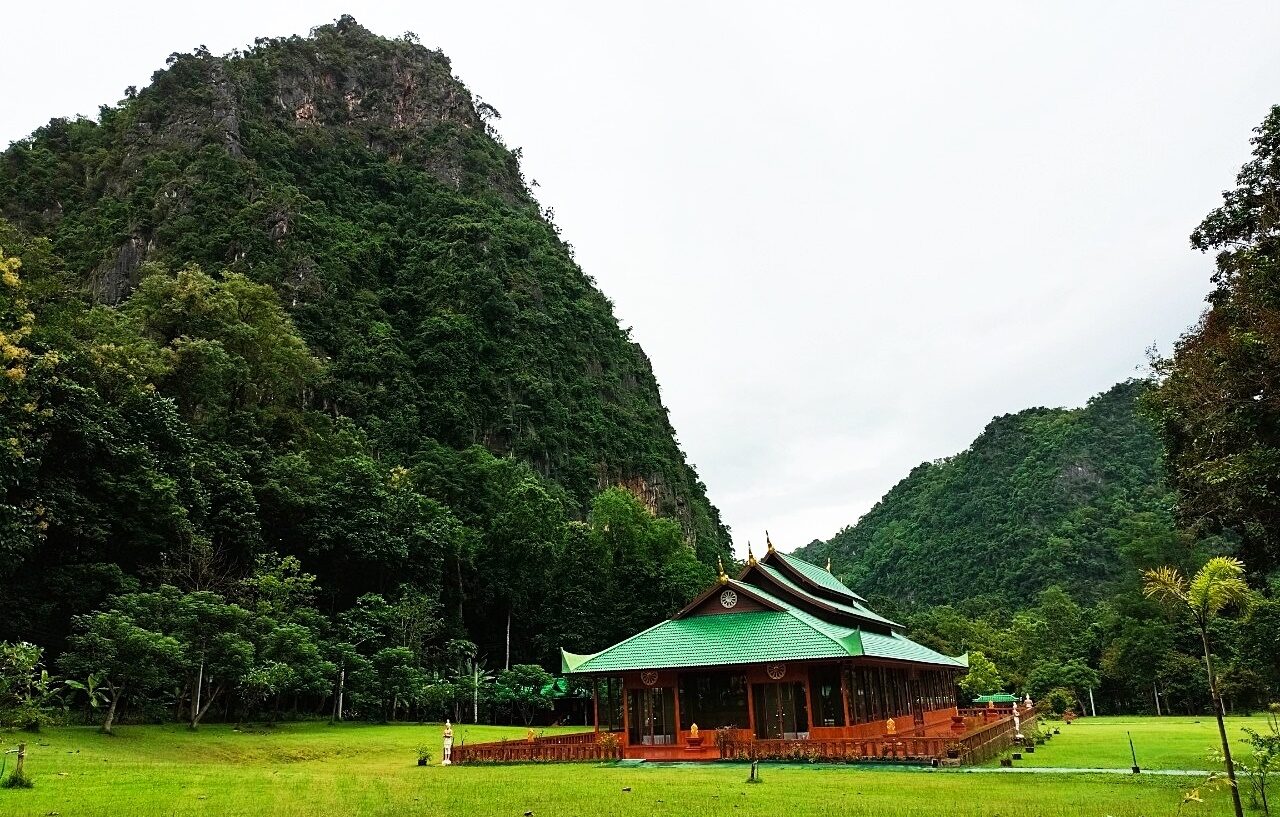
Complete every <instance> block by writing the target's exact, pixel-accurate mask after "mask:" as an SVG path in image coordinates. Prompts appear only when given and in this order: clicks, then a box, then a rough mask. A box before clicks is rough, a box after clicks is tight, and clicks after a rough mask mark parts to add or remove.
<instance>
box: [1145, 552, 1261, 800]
mask: <svg viewBox="0 0 1280 817" xmlns="http://www.w3.org/2000/svg"><path fill="white" fill-rule="evenodd" d="M1143 576H1144V583H1143V592H1144V593H1145V594H1146V595H1147V596H1148V597H1150V598H1155V599H1160V600H1161V601H1164V602H1165V603H1168V604H1171V605H1174V606H1176V607H1178V608H1180V609H1181V610H1182V611H1183V612H1184V613H1185V614H1187V615H1189V616H1190V617H1191V620H1192V622H1194V624H1195V626H1196V629H1197V630H1199V632H1200V643H1201V644H1202V645H1203V647H1204V668H1205V671H1206V672H1207V673H1208V675H1209V696H1210V698H1211V699H1212V700H1213V716H1214V717H1215V718H1217V720H1218V735H1219V737H1220V738H1221V739H1222V756H1223V759H1224V761H1225V763H1226V767H1227V779H1228V780H1229V781H1230V784H1231V800H1232V803H1233V805H1234V806H1235V810H1236V817H1243V815H1244V812H1243V810H1242V809H1241V807H1240V789H1239V787H1238V786H1237V784H1236V769H1235V764H1234V763H1232V761H1231V744H1230V742H1229V741H1228V740H1227V727H1226V725H1225V724H1224V723H1223V714H1224V713H1223V711H1222V697H1221V695H1219V693H1218V677H1217V675H1216V674H1215V673H1214V671H1213V650H1212V649H1211V648H1210V645H1209V628H1210V626H1212V624H1213V622H1214V621H1215V620H1216V619H1217V618H1218V616H1219V615H1220V614H1221V613H1222V612H1223V610H1225V609H1226V608H1227V607H1229V606H1231V605H1239V604H1243V603H1245V602H1246V601H1247V600H1248V599H1249V585H1248V584H1247V583H1246V582H1245V580H1244V563H1243V562H1241V561H1240V560H1239V559H1234V558H1231V557H1228V556H1215V557H1214V558H1212V559H1210V560H1209V561H1208V562H1206V563H1205V566H1204V567H1202V568H1200V571H1199V572H1198V573H1196V575H1195V576H1193V577H1192V578H1191V579H1190V580H1189V581H1188V580H1187V579H1186V578H1184V577H1183V575H1182V574H1181V573H1180V572H1179V571H1178V569H1177V568H1173V567H1158V568H1155V569H1154V570H1148V571H1146V573H1144V574H1143Z"/></svg>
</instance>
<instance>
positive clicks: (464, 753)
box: [452, 732, 622, 763]
mask: <svg viewBox="0 0 1280 817" xmlns="http://www.w3.org/2000/svg"><path fill="white" fill-rule="evenodd" d="M621 757H622V745H621V742H620V741H619V738H618V736H617V735H613V734H611V733H609V732H599V733H597V732H571V733H569V734H567V735H548V736H545V737H536V738H534V739H533V740H528V739H524V740H499V741H493V742H491V743H468V744H461V745H456V746H454V747H453V754H452V760H453V762H454V763H544V762H546V763H550V762H556V761H560V762H563V761H592V760H596V761H599V760H619V759H620V758H621Z"/></svg>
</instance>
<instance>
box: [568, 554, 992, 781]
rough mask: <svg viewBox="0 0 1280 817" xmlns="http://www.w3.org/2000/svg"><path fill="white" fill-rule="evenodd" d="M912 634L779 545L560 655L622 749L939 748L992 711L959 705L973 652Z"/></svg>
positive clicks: (711, 753)
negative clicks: (628, 631) (678, 600)
mask: <svg viewBox="0 0 1280 817" xmlns="http://www.w3.org/2000/svg"><path fill="white" fill-rule="evenodd" d="M828 567H829V566H828ZM901 630H902V628H901V627H900V626H899V625H898V624H896V623H895V622H893V621H890V620H888V619H886V618H884V617H883V616H880V615H878V614H877V613H875V612H873V611H872V610H871V609H869V608H868V607H867V604H866V601H865V600H864V599H863V598H862V597H861V596H859V595H858V594H857V593H855V592H853V591H852V590H850V589H849V588H848V587H845V586H844V584H842V583H841V582H840V581H839V580H838V579H836V578H835V576H833V575H832V574H831V572H830V570H829V569H827V570H824V569H822V568H820V567H818V566H816V565H813V564H810V563H808V562H806V561H804V560H802V559H800V558H798V557H795V556H791V555H788V554H785V553H782V552H781V551H779V550H776V549H775V548H774V546H773V543H772V541H770V542H769V546H768V551H767V552H766V553H765V554H764V556H762V557H761V558H759V559H756V557H755V556H754V555H749V557H748V561H747V565H746V567H745V568H744V569H743V570H742V571H741V572H740V573H739V574H738V576H737V577H736V578H731V577H730V576H728V575H726V574H725V573H724V570H723V568H721V571H720V575H719V578H718V581H717V582H716V583H715V584H714V585H713V586H711V587H709V588H708V589H707V590H706V591H705V592H703V593H702V594H701V595H699V596H698V597H697V598H695V599H694V600H693V601H691V602H689V604H688V605H686V606H685V607H684V609H682V610H680V612H678V613H676V614H675V615H674V616H672V617H671V618H670V619H668V620H666V621H663V622H661V623H659V624H656V625H654V626H653V627H650V628H649V629H647V630H645V631H643V632H640V633H637V634H636V635H634V636H632V637H630V638H628V639H626V640H625V641H622V642H619V643H618V644H615V645H613V646H612V647H609V648H607V649H604V650H601V651H600V652H598V653H595V654H594V655H575V654H573V653H569V652H563V651H562V663H563V667H562V669H563V671H564V672H565V673H566V674H571V675H577V676H587V677H589V678H590V679H592V680H593V681H594V689H595V695H594V701H593V709H594V715H595V734H597V736H599V735H600V734H602V733H614V734H615V735H616V740H611V741H610V744H611V745H614V746H616V747H617V749H616V751H617V753H618V754H619V755H620V756H621V757H626V758H644V759H650V760H659V759H664V760H677V759H678V760H691V759H705V760H713V759H719V758H722V757H725V758H729V757H742V758H745V757H749V756H750V757H787V756H796V755H795V753H796V752H797V751H808V750H813V751H819V750H821V751H822V752H824V753H830V752H831V751H833V750H834V749H835V748H839V750H840V751H842V752H845V753H849V752H853V753H855V754H864V753H866V754H872V755H875V756H881V755H880V754H879V753H883V752H885V751H894V752H897V753H900V754H901V755H902V756H904V757H911V756H917V757H925V756H937V755H940V754H942V753H943V751H944V747H945V746H950V745H952V744H953V743H955V742H956V739H957V738H961V737H963V736H964V735H966V734H968V733H969V732H972V731H973V730H974V729H979V728H981V727H985V726H986V725H987V723H988V722H989V721H990V718H987V719H984V720H981V721H975V719H974V718H973V717H970V718H969V719H968V720H966V719H965V718H964V717H963V716H962V715H961V714H960V713H959V712H958V711H957V708H956V687H955V681H956V679H957V677H958V676H960V675H961V674H963V673H964V672H966V671H967V667H968V660H967V656H961V657H958V658H957V657H951V656H946V655H942V654H940V653H937V652H935V651H933V650H931V649H929V648H928V647H925V646H923V645H920V644H917V643H915V642H914V641H912V640H910V639H909V638H907V637H906V636H904V635H903V634H902V632H901ZM1002 714H1004V715H1008V714H1009V713H1002ZM886 738H887V740H886ZM886 745H888V746H889V747H890V748H889V749H886V748H885V746H886Z"/></svg>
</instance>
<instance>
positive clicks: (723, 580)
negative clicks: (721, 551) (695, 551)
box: [716, 556, 729, 584]
mask: <svg viewBox="0 0 1280 817" xmlns="http://www.w3.org/2000/svg"><path fill="white" fill-rule="evenodd" d="M716 569H717V570H719V572H720V575H719V576H717V577H716V581H718V582H720V583H721V584H728V583H729V575H728V574H727V573H725V572H724V562H723V561H721V560H720V557H719V556H717V557H716Z"/></svg>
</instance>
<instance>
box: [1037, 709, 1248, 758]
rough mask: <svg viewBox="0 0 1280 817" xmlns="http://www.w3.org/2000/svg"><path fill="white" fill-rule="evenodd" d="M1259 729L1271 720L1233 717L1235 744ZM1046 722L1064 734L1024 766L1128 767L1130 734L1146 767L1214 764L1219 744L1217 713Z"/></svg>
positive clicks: (1237, 749) (1236, 748)
mask: <svg viewBox="0 0 1280 817" xmlns="http://www.w3.org/2000/svg"><path fill="white" fill-rule="evenodd" d="M1250 725H1251V726H1252V728H1253V729H1255V730H1260V729H1263V728H1264V727H1265V726H1266V724H1265V723H1264V718H1263V716H1262V715H1258V716H1256V717H1253V718H1244V717H1237V718H1227V735H1228V737H1229V738H1230V739H1231V746H1232V749H1233V750H1234V751H1235V752H1237V753H1241V752H1246V751H1247V749H1246V747H1245V746H1244V742H1243V741H1244V733H1243V732H1242V731H1241V729H1243V728H1244V727H1246V726H1250ZM1043 726H1047V727H1050V728H1051V727H1053V726H1057V727H1058V730H1059V734H1057V735H1055V736H1053V737H1052V738H1050V740H1049V742H1048V743H1046V744H1045V745H1044V746H1037V747H1036V751H1035V754H1030V755H1023V756H1022V758H1023V759H1022V760H1020V761H1018V764H1017V765H1019V766H1059V767H1071V768H1096V769H1127V768H1129V767H1130V766H1132V765H1133V761H1132V760H1131V759H1130V755H1129V738H1128V737H1127V736H1126V734H1125V733H1126V732H1127V733H1129V734H1132V735H1133V746H1134V749H1135V750H1136V751H1137V754H1138V765H1139V766H1140V767H1141V768H1143V769H1210V768H1213V765H1212V763H1211V762H1210V761H1209V757H1208V755H1209V753H1210V752H1211V751H1213V750H1214V749H1215V748H1219V747H1220V746H1221V743H1220V741H1219V738H1218V723H1217V721H1215V720H1214V719H1213V718H1212V717H1208V716H1206V717H1199V718H1183V717H1168V718H1140V717H1116V718H1081V719H1080V720H1077V721H1076V722H1075V723H1073V724H1071V725H1070V726H1066V725H1064V724H1062V723H1061V722H1058V723H1055V722H1053V721H1045V722H1044V723H1043V724H1042V727H1043Z"/></svg>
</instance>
